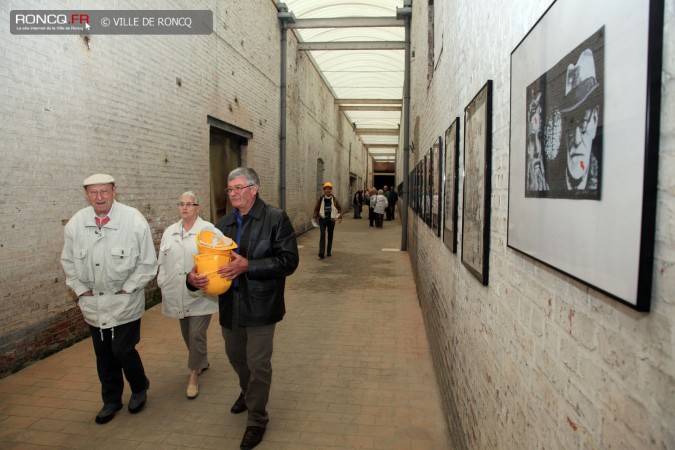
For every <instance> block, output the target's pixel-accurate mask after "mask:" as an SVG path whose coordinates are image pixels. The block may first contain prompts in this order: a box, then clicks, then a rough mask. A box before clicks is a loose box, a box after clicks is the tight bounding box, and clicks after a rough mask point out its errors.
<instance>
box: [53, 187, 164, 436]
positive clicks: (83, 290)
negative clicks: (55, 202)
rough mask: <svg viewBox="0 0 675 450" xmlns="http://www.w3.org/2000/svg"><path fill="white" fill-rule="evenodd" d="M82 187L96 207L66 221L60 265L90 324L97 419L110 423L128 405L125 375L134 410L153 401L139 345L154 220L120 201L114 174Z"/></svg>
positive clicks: (153, 260) (151, 270)
mask: <svg viewBox="0 0 675 450" xmlns="http://www.w3.org/2000/svg"><path fill="white" fill-rule="evenodd" d="M82 185H83V186H84V193H85V196H86V198H87V200H88V201H89V204H90V206H88V207H86V208H84V209H81V210H80V211H78V212H77V213H75V215H74V216H73V217H72V218H71V219H70V220H69V221H68V223H67V224H66V227H65V231H64V239H65V242H64V245H63V251H62V253H61V265H62V266H63V271H64V272H65V274H66V284H67V285H68V286H69V287H70V288H71V289H72V290H73V291H74V292H75V294H76V295H77V297H78V304H79V307H80V311H81V312H82V316H83V317H84V320H85V322H87V324H88V325H89V331H90V333H91V338H92V341H93V345H94V353H95V354H96V368H97V371H98V377H99V380H100V381H101V396H102V398H103V408H102V409H101V410H100V411H99V413H98V414H97V415H96V419H95V420H96V423H99V424H103V423H107V422H109V421H111V420H112V419H113V418H114V417H115V413H116V412H117V411H119V410H120V409H121V408H122V392H123V390H124V376H126V379H127V381H128V382H129V386H130V387H131V391H132V393H131V397H130V399H129V404H128V408H129V412H131V413H137V412H139V411H141V410H142V409H143V407H144V406H145V403H146V400H147V389H148V387H149V386H150V381H149V380H148V378H147V377H146V375H145V369H144V367H143V362H142V361H141V357H140V355H139V353H138V351H137V350H136V344H138V342H139V341H140V336H141V316H142V315H143V313H144V312H145V293H144V290H143V288H144V287H145V285H146V284H148V282H149V281H151V280H152V279H153V278H154V277H155V275H156V273H157V257H156V255H155V247H154V244H153V239H152V233H151V231H150V226H149V225H148V222H147V220H145V217H143V215H142V214H141V213H140V212H139V211H138V210H136V209H135V208H132V207H130V206H127V205H123V204H122V203H118V202H117V201H116V200H115V196H116V193H117V191H116V187H115V179H114V178H113V177H112V176H110V175H106V174H96V175H92V176H90V177H88V178H86V179H85V180H84V182H83V183H82Z"/></svg>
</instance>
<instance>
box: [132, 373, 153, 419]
mask: <svg viewBox="0 0 675 450" xmlns="http://www.w3.org/2000/svg"><path fill="white" fill-rule="evenodd" d="M149 387H150V380H146V384H145V389H143V390H142V391H140V392H134V393H132V394H131V398H130V399H129V412H130V413H132V414H136V413H137V412H140V411H141V410H142V409H143V407H144V406H145V402H146V401H147V400H148V388H149Z"/></svg>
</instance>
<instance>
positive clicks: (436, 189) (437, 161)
mask: <svg viewBox="0 0 675 450" xmlns="http://www.w3.org/2000/svg"><path fill="white" fill-rule="evenodd" d="M441 161H443V138H442V137H440V136H439V137H438V139H437V140H436V142H435V143H434V146H433V148H432V149H431V228H432V229H433V230H434V232H435V233H436V235H437V236H438V237H441V219H442V218H443V195H442V194H443V191H442V189H441V183H442V181H441V176H442V175H441V173H442V172H441V165H442V164H441Z"/></svg>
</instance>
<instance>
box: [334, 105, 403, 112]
mask: <svg viewBox="0 0 675 450" xmlns="http://www.w3.org/2000/svg"><path fill="white" fill-rule="evenodd" d="M340 109H341V110H342V111H401V110H402V109H403V107H401V106H381V105H379V106H378V105H371V106H355V105H351V106H348V105H340Z"/></svg>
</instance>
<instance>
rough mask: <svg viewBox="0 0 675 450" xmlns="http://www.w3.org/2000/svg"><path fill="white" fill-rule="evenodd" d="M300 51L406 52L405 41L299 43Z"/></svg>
mask: <svg viewBox="0 0 675 450" xmlns="http://www.w3.org/2000/svg"><path fill="white" fill-rule="evenodd" d="M298 50H300V51H311V50H405V41H332V42H298Z"/></svg>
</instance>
